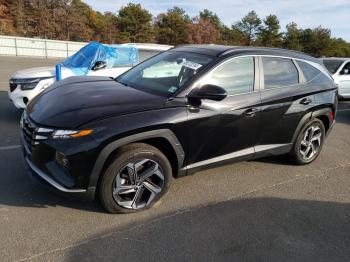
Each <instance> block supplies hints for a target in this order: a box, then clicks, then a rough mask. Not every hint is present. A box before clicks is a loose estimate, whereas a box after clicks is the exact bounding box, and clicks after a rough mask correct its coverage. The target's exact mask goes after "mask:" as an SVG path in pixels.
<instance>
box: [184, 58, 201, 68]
mask: <svg viewBox="0 0 350 262" xmlns="http://www.w3.org/2000/svg"><path fill="white" fill-rule="evenodd" d="M182 65H183V66H185V67H188V68H191V69H193V70H197V69H199V68H201V67H202V65H201V64H197V63H195V62H191V61H188V60H185V61H183V62H182Z"/></svg>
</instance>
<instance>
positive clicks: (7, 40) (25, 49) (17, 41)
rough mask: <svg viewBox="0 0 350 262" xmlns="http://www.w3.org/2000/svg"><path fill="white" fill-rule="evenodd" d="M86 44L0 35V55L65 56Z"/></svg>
mask: <svg viewBox="0 0 350 262" xmlns="http://www.w3.org/2000/svg"><path fill="white" fill-rule="evenodd" d="M86 44H87V43H84V42H72V41H60V40H48V39H40V38H27V37H15V36H0V55H10V56H31V57H46V58H65V57H68V56H70V55H72V54H74V53H75V52H77V51H78V50H79V49H80V48H82V47H83V46H84V45H86Z"/></svg>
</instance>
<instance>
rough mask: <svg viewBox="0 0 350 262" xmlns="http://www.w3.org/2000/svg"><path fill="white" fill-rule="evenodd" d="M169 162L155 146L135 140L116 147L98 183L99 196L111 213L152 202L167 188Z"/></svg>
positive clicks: (169, 171) (125, 211)
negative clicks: (115, 153) (112, 159)
mask: <svg viewBox="0 0 350 262" xmlns="http://www.w3.org/2000/svg"><path fill="white" fill-rule="evenodd" d="M171 179H172V169H171V165H170V163H169V161H168V159H167V158H166V156H165V155H164V154H163V153H162V152H161V151H159V150H158V149H157V148H155V147H153V146H150V145H147V144H143V143H134V144H130V145H127V146H124V147H123V148H121V149H120V150H119V152H118V153H117V155H116V156H115V159H114V161H113V162H111V164H110V165H109V166H108V168H107V169H106V171H105V173H104V174H103V176H102V178H101V181H100V184H99V197H100V200H101V202H102V204H103V206H104V207H105V208H106V209H107V210H108V211H109V212H110V213H131V212H136V211H141V210H145V209H147V208H150V207H151V206H153V205H154V204H155V203H156V202H157V201H158V200H159V199H160V198H161V197H162V196H163V195H164V194H165V193H166V192H167V191H168V190H169V187H170V183H171Z"/></svg>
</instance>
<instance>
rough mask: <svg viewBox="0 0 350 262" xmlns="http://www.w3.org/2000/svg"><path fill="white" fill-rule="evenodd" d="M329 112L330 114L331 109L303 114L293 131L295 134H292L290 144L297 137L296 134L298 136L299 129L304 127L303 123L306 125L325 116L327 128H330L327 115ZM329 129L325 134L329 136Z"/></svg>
mask: <svg viewBox="0 0 350 262" xmlns="http://www.w3.org/2000/svg"><path fill="white" fill-rule="evenodd" d="M330 112H332V109H331V108H323V109H319V110H316V111H313V112H309V113H307V114H305V115H304V116H303V117H302V118H301V120H300V122H299V124H298V126H297V128H296V129H295V132H294V135H293V139H292V141H291V142H292V143H293V144H294V142H295V139H296V138H297V136H298V134H299V132H300V130H301V128H302V127H303V126H304V125H305V123H307V122H308V121H310V120H311V119H312V118H316V117H318V116H322V115H324V116H327V118H328V121H329V126H330V127H331V126H332V123H331V121H330V119H329V113H330ZM330 129H331V128H330ZM330 129H329V130H328V132H327V134H329V131H330Z"/></svg>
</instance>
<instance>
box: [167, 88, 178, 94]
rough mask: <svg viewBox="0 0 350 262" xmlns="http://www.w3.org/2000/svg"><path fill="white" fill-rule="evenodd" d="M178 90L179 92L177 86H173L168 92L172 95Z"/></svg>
mask: <svg viewBox="0 0 350 262" xmlns="http://www.w3.org/2000/svg"><path fill="white" fill-rule="evenodd" d="M176 90H177V87H176V86H172V87H170V88H169V89H168V92H170V93H175V92H176Z"/></svg>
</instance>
